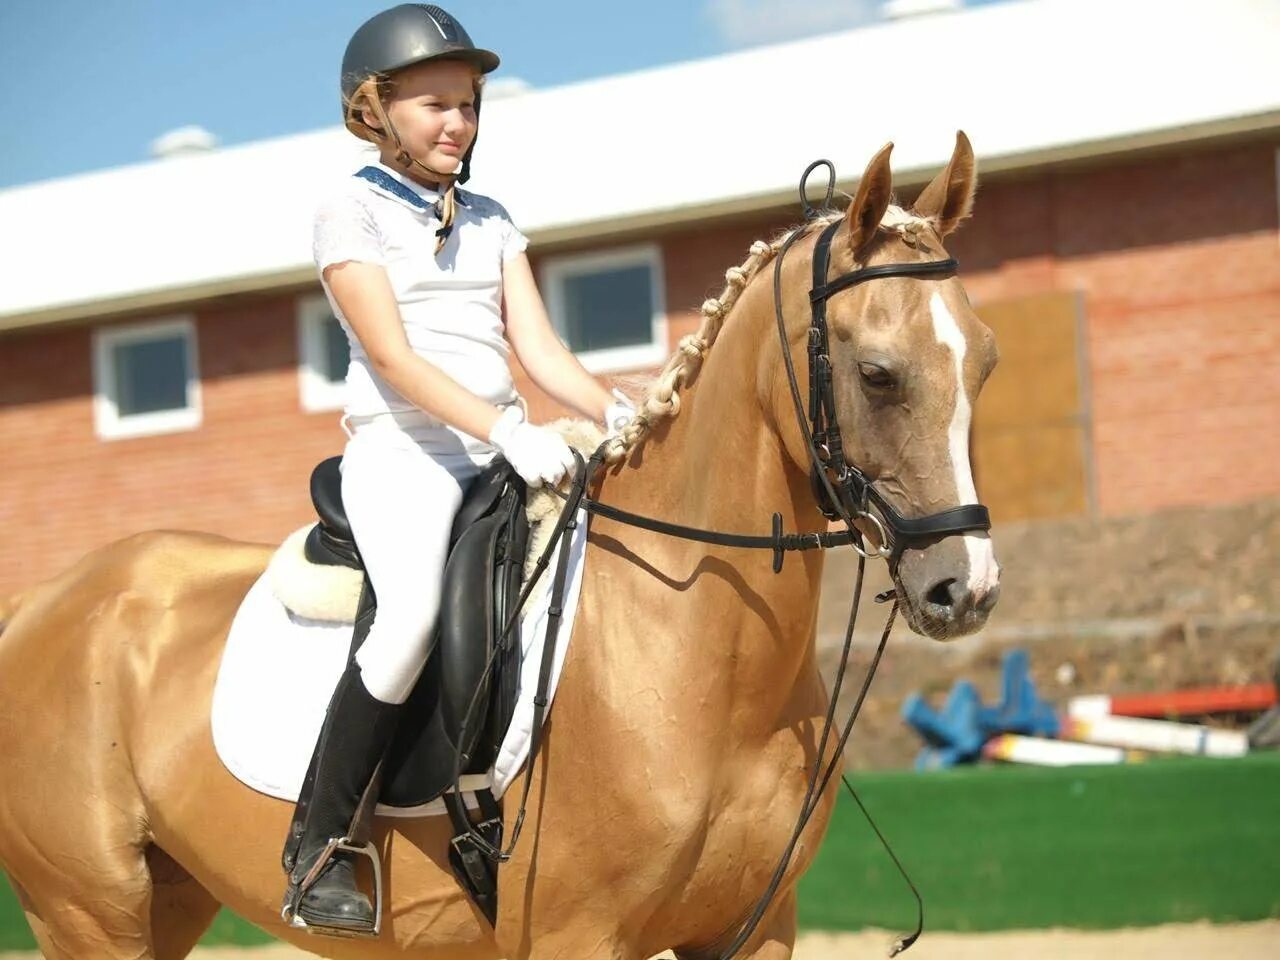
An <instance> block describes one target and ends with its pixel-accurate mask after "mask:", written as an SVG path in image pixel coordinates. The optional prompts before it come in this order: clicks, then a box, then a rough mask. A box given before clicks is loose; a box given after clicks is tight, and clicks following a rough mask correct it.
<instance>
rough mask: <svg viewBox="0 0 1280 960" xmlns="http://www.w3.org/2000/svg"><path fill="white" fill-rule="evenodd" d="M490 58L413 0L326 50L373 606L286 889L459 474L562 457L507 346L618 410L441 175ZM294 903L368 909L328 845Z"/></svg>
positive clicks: (330, 243)
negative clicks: (518, 381)
mask: <svg viewBox="0 0 1280 960" xmlns="http://www.w3.org/2000/svg"><path fill="white" fill-rule="evenodd" d="M497 66H498V57H497V56H496V55H495V54H493V53H491V52H489V51H488V50H482V49H479V48H477V47H476V46H475V45H474V44H473V43H472V42H471V39H470V37H469V36H468V35H467V33H466V31H465V30H464V29H463V28H462V26H461V24H459V23H458V22H457V21H456V20H455V19H453V17H451V16H450V15H449V14H448V13H446V12H445V11H444V10H442V9H440V8H439V7H437V6H434V5H423V4H401V5H400V6H397V7H393V8H391V9H389V10H385V11H383V12H382V13H379V14H378V15H376V16H374V17H373V18H372V19H370V20H368V21H367V22H366V23H364V24H363V25H362V26H361V27H360V28H359V29H358V30H357V31H356V32H355V34H354V36H352V38H351V41H350V43H349V44H348V45H347V50H346V54H345V56H344V57H343V61H342V78H341V83H342V99H343V120H344V122H345V124H346V127H347V129H348V130H350V131H351V132H352V133H353V134H355V135H356V136H357V137H359V138H361V139H362V140H366V141H368V142H370V143H372V144H374V145H375V146H376V147H377V148H378V153H379V160H378V162H376V163H373V164H371V165H369V166H367V167H365V168H364V169H362V170H361V171H359V172H358V173H357V174H356V175H355V176H352V177H349V178H347V181H346V182H345V183H344V184H342V186H341V187H340V188H339V189H338V190H337V191H336V192H335V193H334V194H333V195H332V196H331V197H329V198H328V199H327V200H326V201H325V202H324V203H323V204H322V205H321V206H320V208H319V211H318V213H317V216H316V222H315V237H314V240H315V245H314V254H315V261H316V267H317V269H318V270H319V271H320V276H321V279H322V282H323V285H324V289H325V293H326V294H327V295H328V297H329V302H330V304H331V306H332V307H333V310H334V313H335V315H336V316H337V317H338V319H339V321H340V322H341V323H342V325H343V328H344V329H345V330H346V332H347V336H348V339H349V341H350V346H351V365H350V368H349V371H348V374H347V390H348V399H347V407H346V416H344V418H343V419H344V424H349V428H348V434H349V437H350V440H349V442H348V443H347V446H346V449H345V452H344V455H343V461H342V499H343V503H344V505H345V507H346V512H347V517H348V519H349V521H350V524H351V529H352V532H353V533H354V535H355V540H356V545H357V547H358V548H359V551H360V555H361V558H362V560H363V561H364V564H365V568H366V570H367V571H368V575H369V578H370V582H371V583H372V586H373V590H374V593H375V594H376V596H377V598H378V606H377V613H376V617H375V619H374V623H373V625H372V627H371V628H370V630H369V633H368V637H367V639H366V640H365V641H364V643H363V645H362V646H361V647H360V649H359V650H358V651H357V653H356V655H355V657H354V658H353V660H352V661H351V662H350V663H349V664H348V666H347V669H346V671H345V673H344V674H343V675H342V677H341V679H340V680H339V681H338V685H337V688H336V689H335V691H334V694H333V699H332V700H331V702H330V704H329V709H328V713H327V714H326V716H325V721H324V726H323V728H322V730H321V733H320V737H319V739H318V742H317V744H316V753H315V758H314V760H313V770H314V780H313V781H312V780H311V778H309V786H310V798H309V800H308V799H306V797H305V796H304V798H303V799H302V800H300V801H299V806H298V811H297V814H296V815H295V825H294V828H293V829H292V830H291V832H290V838H289V842H288V843H287V844H286V852H285V858H284V860H285V868H286V870H288V871H289V890H288V891H287V893H286V900H289V899H290V898H293V897H296V895H297V892H298V885H299V884H300V882H301V881H302V879H303V878H304V877H305V876H306V874H307V872H308V871H309V870H310V869H311V868H312V867H313V866H314V865H315V864H316V862H317V860H318V859H319V858H320V857H321V856H322V854H323V853H324V851H325V848H326V846H327V845H328V843H329V841H330V840H331V839H332V838H334V837H343V836H346V835H347V834H348V831H349V827H350V823H351V820H352V816H353V813H354V811H355V807H356V805H357V802H358V800H359V798H360V796H361V794H362V793H363V791H364V789H365V787H366V786H367V784H368V783H369V781H370V779H371V777H372V775H373V772H374V769H375V767H376V765H377V763H378V761H379V759H380V758H381V756H382V754H383V753H384V752H385V748H386V746H387V744H388V743H389V740H390V736H391V733H392V732H393V730H394V727H395V721H396V716H397V714H398V712H399V709H400V706H401V705H402V704H403V703H404V701H405V700H406V699H407V698H408V696H409V693H410V691H411V690H412V688H413V684H414V681H415V680H416V679H417V677H418V675H419V673H420V672H421V671H422V668H423V666H424V664H425V663H426V660H427V656H428V654H429V653H430V649H431V643H432V634H433V627H434V624H435V619H436V614H437V611H438V608H439V603H440V595H439V594H440V584H441V579H442V575H443V567H444V561H445V555H446V551H447V549H448V545H449V533H450V529H451V527H452V524H453V518H454V514H455V513H456V511H457V509H458V507H459V506H460V505H461V502H462V496H463V491H464V489H465V488H466V486H467V484H468V482H469V481H470V480H471V479H472V478H474V477H475V475H476V474H477V473H478V472H479V470H480V468H481V467H482V466H483V465H484V464H486V463H487V462H488V461H489V460H490V459H491V458H492V457H493V456H494V455H495V454H497V453H500V454H502V455H503V456H504V457H506V459H507V460H508V461H509V462H510V464H511V466H512V467H513V468H514V469H515V470H516V471H517V472H518V473H519V474H520V475H521V476H522V477H523V478H524V479H525V480H526V481H527V482H528V483H529V484H530V485H533V486H537V485H539V484H541V483H550V484H555V483H557V482H558V481H559V480H560V479H561V477H562V476H563V475H564V473H565V472H566V471H567V470H570V469H572V467H573V459H572V456H571V454H570V453H569V449H568V447H567V446H566V444H565V442H564V440H563V439H561V438H560V437H559V436H558V435H557V434H555V433H553V432H551V431H549V430H546V429H545V428H542V427H536V426H533V425H532V424H530V423H528V422H526V421H525V416H524V412H523V409H522V406H521V403H520V398H519V397H518V396H517V394H516V391H515V388H514V385H513V383H512V380H511V375H510V372H509V370H508V366H507V356H508V353H509V350H512V349H513V350H514V351H515V354H516V356H517V357H518V358H519V360H520V362H521V364H522V365H523V366H524V368H525V370H527V371H528V373H529V375H530V377H531V378H532V379H533V381H534V383H536V384H537V385H538V386H539V387H541V388H542V389H543V390H545V391H546V392H547V393H549V394H550V395H551V396H553V397H554V398H556V399H557V400H559V401H560V402H561V403H563V404H565V405H567V406H569V407H571V408H573V409H575V410H577V411H579V412H580V413H582V414H584V415H586V416H588V417H590V418H592V419H603V420H604V421H605V423H606V424H607V425H610V426H613V427H615V428H616V427H617V426H618V425H619V422H620V421H625V419H626V418H627V416H628V415H629V413H630V412H631V409H630V407H629V405H628V404H626V403H625V400H624V399H623V398H622V397H621V395H619V394H616V393H615V394H612V395H611V394H610V392H609V391H608V390H606V389H605V388H604V387H602V386H601V385H600V384H599V383H598V382H597V381H596V380H595V379H594V378H593V377H592V376H591V375H590V374H588V373H587V372H586V371H585V370H584V369H583V368H582V366H581V365H580V364H579V363H578V362H577V360H576V359H575V358H574V356H573V355H572V354H571V353H570V352H569V351H568V350H567V349H566V348H565V347H564V345H563V344H562V343H561V341H560V340H559V338H558V337H557V336H556V334H555V332H554V331H553V329H552V327H551V325H550V322H549V321H548V319H547V314H546V310H545V308H544V307H543V303H542V300H541V298H540V296H539V294H538V291H537V288H536V286H535V284H534V279H533V274H532V272H531V270H530V268H529V261H528V258H527V257H526V256H525V253H524V250H525V247H526V246H527V244H528V241H527V240H526V239H525V237H524V236H523V235H522V234H521V233H520V231H519V230H518V229H517V228H516V227H515V226H514V224H512V222H511V219H510V217H509V216H508V215H507V212H506V210H505V209H504V208H503V207H502V206H501V204H499V203H497V202H496V201H494V200H492V199H490V198H489V197H486V196H482V195H480V194H477V193H471V192H469V191H464V190H461V189H459V184H462V183H465V182H466V180H467V178H468V176H469V174H470V165H471V157H472V153H473V150H474V147H475V141H476V132H477V124H478V120H479V112H480V94H481V90H482V87H483V82H484V75H485V74H488V73H490V72H491V71H493V70H494V69H495V68H496V67H497ZM504 308H505V309H504ZM312 784H313V785H312ZM304 793H305V790H304ZM297 907H298V910H297V914H298V915H299V916H300V917H301V918H302V919H303V920H304V921H305V922H306V923H307V924H308V925H313V926H316V927H320V928H337V929H340V930H341V929H347V930H352V931H361V930H368V929H369V928H371V926H372V923H373V916H372V908H371V906H370V903H369V900H368V898H367V897H365V896H364V894H362V893H360V892H359V891H358V890H357V889H356V886H355V882H354V871H353V864H352V862H351V859H350V856H349V855H347V854H341V853H340V854H338V855H337V856H335V857H333V858H332V859H331V860H330V861H329V864H328V866H326V867H324V868H323V872H322V873H321V874H320V876H319V879H318V880H317V881H316V882H315V883H314V885H313V886H311V887H310V888H309V889H308V890H307V891H306V892H305V893H304V895H303V896H302V897H301V900H300V901H299V902H298V904H297Z"/></svg>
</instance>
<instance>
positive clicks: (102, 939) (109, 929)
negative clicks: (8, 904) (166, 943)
mask: <svg viewBox="0 0 1280 960" xmlns="http://www.w3.org/2000/svg"><path fill="white" fill-rule="evenodd" d="M102 853H103V851H90V850H88V849H84V850H82V851H81V857H80V858H76V859H69V858H59V859H58V860H56V861H44V862H43V863H40V864H38V865H37V864H36V863H32V864H28V865H26V869H23V870H21V872H20V873H18V876H20V877H21V878H22V879H21V881H20V890H21V893H20V900H21V903H22V908H23V911H24V912H25V913H26V915H27V921H28V922H29V923H30V924H31V932H32V933H33V934H35V938H36V942H37V943H38V944H39V946H40V952H41V953H42V954H43V955H44V956H45V958H46V960H82V958H85V957H95V958H101V960H158V958H157V955H156V953H155V952H154V951H153V949H152V942H151V924H150V918H151V880H150V877H149V876H148V875H147V865H146V860H145V857H144V856H143V854H142V852H141V851H140V850H138V849H137V848H135V847H132V846H129V847H125V848H122V849H119V850H116V851H113V852H112V855H111V856H103V855H102ZM95 854H96V855H95ZM33 867H34V868H35V869H32V868H33Z"/></svg>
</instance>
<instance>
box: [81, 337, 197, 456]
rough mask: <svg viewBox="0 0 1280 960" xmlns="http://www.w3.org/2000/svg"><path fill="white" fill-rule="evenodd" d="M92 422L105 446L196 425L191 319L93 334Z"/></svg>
mask: <svg viewBox="0 0 1280 960" xmlns="http://www.w3.org/2000/svg"><path fill="white" fill-rule="evenodd" d="M93 358H94V371H93V372H94V419H95V421H96V423H95V426H96V429H97V432H98V436H99V437H101V438H103V439H104V440H110V439H115V438H117V437H138V436H144V435H146V434H152V433H169V432H171V431H175V430H192V429H194V428H196V427H198V426H199V425H200V377H199V373H198V366H197V359H196V333H195V324H194V322H193V321H192V320H191V319H190V318H189V317H182V318H178V319H173V320H161V321H155V322H151V323H141V324H134V325H131V326H127V327H108V328H104V329H100V330H97V331H95V332H94V335H93Z"/></svg>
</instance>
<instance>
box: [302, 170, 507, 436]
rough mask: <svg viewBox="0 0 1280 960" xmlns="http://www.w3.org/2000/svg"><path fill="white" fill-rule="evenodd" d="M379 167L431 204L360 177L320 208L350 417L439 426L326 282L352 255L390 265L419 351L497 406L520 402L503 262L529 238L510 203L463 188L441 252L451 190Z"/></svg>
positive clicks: (320, 257) (319, 240)
mask: <svg viewBox="0 0 1280 960" xmlns="http://www.w3.org/2000/svg"><path fill="white" fill-rule="evenodd" d="M370 166H372V167H374V168H375V169H376V170H377V171H381V174H385V175H386V176H387V177H390V178H391V179H392V180H394V181H396V182H398V183H399V184H401V185H403V187H407V188H408V189H409V190H410V191H412V192H413V194H416V195H417V196H418V197H421V198H422V200H423V201H425V203H426V205H427V207H428V209H425V210H422V209H418V207H417V206H415V205H414V204H413V203H412V202H410V200H409V199H408V198H405V197H401V196H397V195H396V193H395V192H393V191H392V190H390V189H384V188H383V187H381V186H379V185H378V184H376V183H371V182H369V181H368V180H365V179H363V178H361V177H356V176H351V177H347V178H346V181H345V182H344V183H342V184H341V185H340V186H339V188H338V189H337V190H336V191H335V192H334V193H333V194H332V195H331V196H330V197H329V198H328V199H326V200H325V201H324V202H323V203H322V204H321V205H320V207H319V209H318V210H317V211H316V219H315V233H314V238H313V239H314V244H313V254H314V257H315V262H316V268H317V269H318V270H319V271H320V280H321V283H322V284H323V286H324V292H325V295H326V296H327V297H328V298H329V305H330V306H331V307H332V308H333V312H334V316H336V317H337V318H338V321H339V322H340V323H341V324H342V328H343V330H345V331H346V334H347V340H348V342H349V343H350V345H351V365H350V367H349V368H348V370H347V401H346V413H347V414H349V415H350V416H352V417H353V418H354V417H367V416H375V415H378V414H385V413H391V414H395V415H396V416H395V417H394V418H393V419H396V420H401V419H405V418H402V416H400V415H402V414H409V415H410V416H409V417H408V418H407V419H408V420H409V421H411V422H414V423H424V419H425V421H426V422H434V423H435V424H437V425H439V421H431V418H429V417H427V416H426V415H425V414H423V413H422V412H421V411H419V410H418V408H417V407H415V406H414V405H413V404H412V403H410V402H409V401H408V400H406V399H405V398H404V397H402V396H401V395H400V394H399V393H398V392H396V390H395V388H393V387H392V386H391V385H390V384H388V383H387V382H386V381H384V380H383V379H382V377H380V376H379V375H378V373H377V371H376V370H374V369H373V365H372V364H371V363H370V362H369V358H368V356H367V355H366V354H365V351H364V348H363V347H362V346H361V345H360V341H359V340H358V339H357V338H356V336H355V334H354V333H352V330H351V326H350V324H349V323H348V322H347V319H346V317H344V316H343V315H342V311H341V309H340V308H339V306H338V304H337V301H335V300H334V298H333V291H331V290H330V289H329V285H328V283H326V282H325V281H324V270H325V267H327V266H329V265H330V264H334V263H342V262H344V261H347V260H358V261H361V262H363V263H376V264H379V265H381V266H382V267H384V268H385V269H386V271H387V276H388V277H389V278H390V280H391V289H392V290H393V291H394V293H395V298H396V303H397V305H398V306H399V308H400V319H401V320H402V321H403V323H404V328H405V333H406V334H407V336H408V340H409V346H410V347H411V348H412V349H413V351H414V353H416V354H418V355H419V356H421V357H423V358H424V359H426V360H429V361H430V362H431V363H433V364H435V365H436V366H437V367H439V368H440V369H441V370H443V371H444V372H445V373H447V374H448V375H449V376H450V377H452V378H453V379H454V380H456V381H457V382H458V383H459V384H461V385H462V386H463V387H465V388H466V389H468V390H470V391H471V392H472V393H474V394H476V395H477V396H479V397H481V398H483V399H485V400H487V401H489V402H490V403H494V404H505V403H511V402H512V401H514V400H515V399H516V392H515V385H514V383H513V382H512V380H511V371H510V369H509V368H508V366H507V356H508V355H509V353H510V347H509V345H508V343H507V340H506V337H505V336H504V329H505V328H504V324H503V320H502V265H503V263H505V262H506V261H508V260H511V259H513V258H515V257H517V256H519V255H520V253H521V252H523V251H524V249H525V248H526V247H527V246H528V245H529V241H528V239H527V238H526V237H525V236H524V234H522V233H521V232H520V231H519V230H518V229H516V226H515V224H513V223H512V222H511V217H510V216H509V215H508V214H507V211H506V209H505V208H504V207H503V206H502V204H500V203H498V202H497V201H496V200H493V199H491V198H489V197H486V196H482V195H481V194H478V193H471V192H470V191H467V190H463V189H460V188H459V189H457V190H456V199H457V206H456V211H457V212H456V215H455V217H454V222H453V232H452V233H451V234H450V236H449V239H448V240H447V241H446V243H445V245H444V248H443V249H442V250H441V251H440V254H439V255H438V256H437V255H436V253H435V246H436V229H437V228H438V227H439V225H440V224H439V220H438V219H437V217H436V216H435V213H434V211H433V210H432V209H430V208H431V207H433V206H434V204H435V203H436V201H437V200H439V199H440V196H441V194H440V193H439V192H437V191H434V190H430V189H428V188H427V187H424V186H422V185H421V184H418V183H415V182H414V181H413V180H411V179H410V178H408V177H406V176H405V175H404V174H402V173H400V172H398V171H396V170H393V169H392V168H390V167H387V166H385V165H383V164H381V163H373V164H370ZM381 174H378V175H379V176H380V175H381ZM384 182H385V181H384ZM424 425H425V424H424Z"/></svg>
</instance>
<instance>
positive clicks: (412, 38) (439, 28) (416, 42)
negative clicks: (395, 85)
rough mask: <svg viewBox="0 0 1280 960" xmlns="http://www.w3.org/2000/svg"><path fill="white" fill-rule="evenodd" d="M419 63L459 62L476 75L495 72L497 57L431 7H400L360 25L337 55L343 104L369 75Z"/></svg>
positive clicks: (410, 5) (446, 14)
mask: <svg viewBox="0 0 1280 960" xmlns="http://www.w3.org/2000/svg"><path fill="white" fill-rule="evenodd" d="M425 60H465V61H467V62H468V63H471V64H473V65H474V66H475V67H476V69H478V70H479V71H480V72H481V73H492V72H493V71H494V70H496V69H498V63H499V60H498V55H497V54H496V53H493V52H491V51H489V50H481V49H479V48H478V47H477V46H476V45H475V44H474V43H472V42H471V37H469V36H468V35H467V31H466V30H464V29H463V28H462V24H460V23H459V22H458V21H457V20H455V19H454V18H453V17H452V16H450V15H449V13H448V12H446V11H444V10H441V9H440V8H439V7H437V6H436V5H435V4H433V3H402V4H400V6H398V7H392V8H391V9H390V10H383V11H382V12H381V13H379V14H376V15H375V16H373V17H371V18H370V19H368V20H366V21H365V22H364V23H363V24H361V25H360V28H359V29H358V30H356V32H355V33H354V34H353V35H352V37H351V41H350V42H349V43H348V44H347V52H346V53H345V54H343V56H342V98H343V115H344V116H345V115H346V114H345V111H346V101H347V100H349V99H350V98H351V96H352V95H353V94H354V93H355V92H356V88H357V87H359V86H360V84H361V83H363V82H364V81H365V80H366V79H367V78H368V77H369V76H371V75H372V74H388V73H392V72H393V71H396V70H400V69H403V68H404V67H408V66H412V65H413V64H415V63H422V62H423V61H425Z"/></svg>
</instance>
